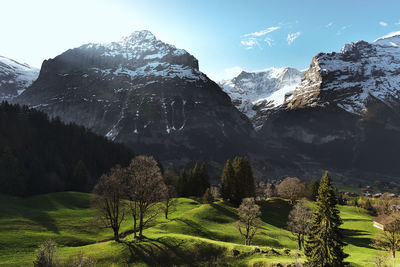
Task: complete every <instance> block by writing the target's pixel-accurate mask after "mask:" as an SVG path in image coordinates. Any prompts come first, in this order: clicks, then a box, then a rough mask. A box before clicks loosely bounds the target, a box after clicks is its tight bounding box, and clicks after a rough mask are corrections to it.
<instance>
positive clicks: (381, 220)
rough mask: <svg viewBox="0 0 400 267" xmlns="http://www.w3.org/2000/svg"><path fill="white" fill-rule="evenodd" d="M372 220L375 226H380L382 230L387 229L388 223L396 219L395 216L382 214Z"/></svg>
mask: <svg viewBox="0 0 400 267" xmlns="http://www.w3.org/2000/svg"><path fill="white" fill-rule="evenodd" d="M372 221H373V225H374V227H376V228H379V229H381V230H385V227H386V226H387V225H388V224H390V223H392V222H393V221H394V218H393V217H392V216H389V215H386V214H382V215H379V216H378V217H375V218H373V219H372Z"/></svg>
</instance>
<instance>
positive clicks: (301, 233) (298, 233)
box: [287, 200, 313, 250]
mask: <svg viewBox="0 0 400 267" xmlns="http://www.w3.org/2000/svg"><path fill="white" fill-rule="evenodd" d="M312 216H313V214H312V211H311V209H310V208H309V207H307V206H306V202H305V201H304V200H301V201H299V202H297V203H296V204H295V205H294V206H293V209H292V210H291V211H290V213H289V220H288V225H287V227H288V230H289V231H290V232H291V233H292V234H293V235H294V236H295V237H296V240H297V244H298V248H299V250H301V249H303V248H304V237H305V236H306V235H307V234H308V230H309V229H310V227H311V224H312V221H311V219H312Z"/></svg>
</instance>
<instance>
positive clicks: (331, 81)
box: [258, 33, 400, 179]
mask: <svg viewBox="0 0 400 267" xmlns="http://www.w3.org/2000/svg"><path fill="white" fill-rule="evenodd" d="M399 34H400V33H399ZM399 45H400V37H399V35H397V34H394V35H391V36H386V37H383V38H380V39H378V40H376V41H375V42H373V43H367V42H364V41H360V42H357V43H350V44H347V45H345V46H344V47H343V48H342V50H341V51H340V52H339V53H328V54H325V53H321V54H318V55H317V56H315V57H314V58H313V60H312V62H311V65H310V68H309V69H308V70H307V71H306V72H305V74H304V77H303V78H302V80H301V82H300V84H299V86H298V87H297V88H296V89H295V90H294V92H293V96H292V97H291V99H290V100H289V101H288V103H287V104H286V105H284V106H282V107H280V108H277V109H274V110H272V111H271V112H270V114H269V116H268V119H267V120H266V121H265V123H264V124H263V126H262V129H261V130H260V131H259V132H258V134H259V137H260V138H261V140H263V141H264V143H266V144H267V147H269V148H270V149H271V150H273V149H277V148H279V149H278V151H280V152H279V153H281V155H282V154H283V155H286V156H287V157H288V158H290V159H291V160H292V162H297V165H298V166H299V168H303V169H307V168H308V167H309V166H310V165H313V166H314V167H315V168H320V169H324V168H329V169H333V168H336V169H337V170H340V171H341V172H342V173H343V172H345V173H348V172H352V173H353V174H354V173H356V175H359V176H362V175H360V173H364V174H365V173H367V174H365V175H366V176H367V175H371V176H375V179H380V178H382V175H398V174H399V173H400V167H399V165H398V164H397V163H396V162H397V158H398V157H399V155H400V152H399V151H400V138H399V136H400V116H399V115H400V100H399V96H400V78H399V77H400V76H399V74H400V47H399ZM307 166H308V167H307ZM364 174H363V175H364Z"/></svg>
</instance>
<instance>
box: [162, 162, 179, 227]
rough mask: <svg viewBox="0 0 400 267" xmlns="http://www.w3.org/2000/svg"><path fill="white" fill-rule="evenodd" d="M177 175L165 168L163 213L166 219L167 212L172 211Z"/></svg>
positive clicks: (174, 201)
mask: <svg viewBox="0 0 400 267" xmlns="http://www.w3.org/2000/svg"><path fill="white" fill-rule="evenodd" d="M177 180H178V177H177V175H176V174H175V173H174V172H173V171H171V170H165V172H164V183H165V185H166V192H165V198H164V215H165V219H168V214H169V213H170V212H172V211H174V208H175V205H176V202H177V199H176V198H175V197H176V195H177V193H176V186H177Z"/></svg>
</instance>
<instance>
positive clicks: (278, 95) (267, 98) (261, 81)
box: [219, 68, 303, 129]
mask: <svg viewBox="0 0 400 267" xmlns="http://www.w3.org/2000/svg"><path fill="white" fill-rule="evenodd" d="M302 77H303V72H302V71H299V70H297V69H294V68H279V69H278V68H270V69H266V70H263V71H257V72H247V71H242V72H241V73H240V74H239V75H238V76H236V77H234V78H232V79H230V80H224V81H221V82H219V85H220V86H221V88H222V89H223V90H224V91H225V92H226V93H227V94H229V96H230V97H231V99H232V103H233V104H234V105H235V106H236V107H237V108H238V109H239V110H240V111H241V112H243V113H244V114H245V115H246V116H247V117H249V119H251V120H252V122H253V124H254V126H255V128H256V129H258V128H259V127H260V126H262V123H263V119H264V114H265V113H266V111H268V110H270V109H273V108H276V107H278V106H280V105H282V104H284V103H286V101H288V100H289V99H290V97H291V95H292V93H293V91H294V89H295V88H296V86H297V85H298V84H299V83H300V80H301V78H302Z"/></svg>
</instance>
